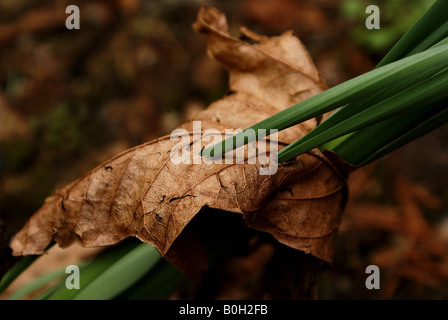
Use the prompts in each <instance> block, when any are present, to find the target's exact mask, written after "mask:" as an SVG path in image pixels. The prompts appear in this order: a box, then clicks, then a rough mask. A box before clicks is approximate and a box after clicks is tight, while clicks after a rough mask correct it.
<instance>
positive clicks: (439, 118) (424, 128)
mask: <svg viewBox="0 0 448 320" xmlns="http://www.w3.org/2000/svg"><path fill="white" fill-rule="evenodd" d="M447 122H448V109H445V110H443V111H442V112H440V113H438V114H436V115H435V116H433V117H432V118H430V119H428V120H426V121H424V122H423V123H421V124H420V125H418V126H417V127H415V128H414V129H412V130H411V131H409V132H407V133H406V134H404V135H403V136H401V137H400V138H399V139H397V140H395V141H394V142H392V143H390V144H389V145H387V146H385V147H384V148H382V149H381V150H379V151H378V152H376V153H375V154H373V155H371V156H370V157H369V158H367V159H365V160H364V161H363V162H361V163H360V166H364V165H366V164H369V163H370V162H373V161H375V160H377V159H379V158H381V157H384V156H385V155H387V154H389V153H391V152H392V151H394V150H396V149H398V148H400V147H402V146H404V145H406V144H408V143H410V142H412V141H414V140H416V139H418V138H420V137H422V136H423V135H425V134H427V133H429V132H431V131H433V130H434V129H436V128H438V127H440V126H442V125H444V124H446V123H447Z"/></svg>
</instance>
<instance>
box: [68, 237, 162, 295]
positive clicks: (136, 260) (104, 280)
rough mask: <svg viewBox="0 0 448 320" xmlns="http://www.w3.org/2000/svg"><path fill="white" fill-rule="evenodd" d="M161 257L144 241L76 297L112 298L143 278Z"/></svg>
mask: <svg viewBox="0 0 448 320" xmlns="http://www.w3.org/2000/svg"><path fill="white" fill-rule="evenodd" d="M160 258H161V256H160V254H159V253H158V251H157V250H156V249H155V248H154V247H153V246H151V245H149V244H147V243H142V244H140V245H138V246H137V247H136V248H135V249H133V250H132V251H130V252H129V253H128V254H126V255H125V256H124V257H122V258H121V259H119V260H118V261H116V262H115V263H114V264H113V265H111V266H110V267H109V268H108V269H107V270H106V271H104V272H103V273H102V274H100V275H98V277H97V278H96V279H95V280H94V281H92V282H91V283H90V284H89V285H88V286H87V287H86V288H85V289H83V290H82V291H81V292H80V293H79V294H78V295H77V296H76V297H75V298H74V299H75V300H90V299H94V300H107V299H112V298H114V297H116V296H117V295H119V294H120V293H122V292H124V291H125V290H126V289H127V288H129V287H130V286H132V285H133V284H134V283H135V282H137V281H138V280H139V279H141V278H142V277H143V276H144V275H145V273H147V272H148V271H149V270H151V268H152V267H153V266H154V265H155V264H156V263H157V262H158V261H159V260H160Z"/></svg>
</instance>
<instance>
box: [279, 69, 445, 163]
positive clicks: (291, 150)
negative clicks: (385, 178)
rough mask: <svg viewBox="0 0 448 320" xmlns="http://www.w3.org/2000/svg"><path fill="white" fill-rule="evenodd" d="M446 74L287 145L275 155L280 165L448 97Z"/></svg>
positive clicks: (443, 73)
mask: <svg viewBox="0 0 448 320" xmlns="http://www.w3.org/2000/svg"><path fill="white" fill-rule="evenodd" d="M447 84H448V71H445V72H441V73H439V74H437V75H435V76H434V77H432V78H430V79H428V80H426V81H424V82H421V83H419V84H417V85H415V86H413V87H411V88H409V89H406V90H404V91H401V92H399V93H397V94H396V95H394V96H392V97H390V98H388V99H386V100H384V101H381V102H380V103H378V104H376V105H374V106H372V107H370V108H368V109H366V110H363V111H362V112H360V113H358V114H356V115H354V116H352V117H349V118H346V119H345V120H344V121H342V122H340V123H338V124H337V125H334V126H333V127H331V128H329V129H328V130H326V131H325V132H323V133H321V134H319V135H316V136H315V137H313V138H311V139H309V140H307V141H305V142H303V143H302V141H301V140H302V139H299V140H297V141H295V142H294V143H292V144H290V145H288V146H287V147H285V148H284V149H282V150H280V152H279V153H278V161H279V162H284V161H288V160H291V159H293V158H295V157H296V156H298V155H300V154H302V153H304V152H306V151H308V150H310V149H312V148H314V147H316V146H319V145H321V144H323V143H325V142H328V141H331V140H333V139H335V138H337V137H341V136H343V135H345V134H347V133H350V132H353V131H355V130H358V129H361V128H363V127H366V126H368V125H371V124H373V123H377V122H380V121H381V120H385V119H388V118H390V117H392V116H394V115H397V114H400V113H405V112H410V111H413V110H415V109H418V108H422V107H423V106H427V105H430V104H431V103H433V102H436V101H439V100H442V99H444V98H446V97H448V90H447Z"/></svg>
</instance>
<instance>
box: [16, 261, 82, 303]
mask: <svg viewBox="0 0 448 320" xmlns="http://www.w3.org/2000/svg"><path fill="white" fill-rule="evenodd" d="M83 265H85V263H84V264H83ZM80 268H81V266H80ZM64 275H65V268H62V269H59V270H54V271H52V272H49V273H47V274H44V275H42V276H40V277H38V278H37V279H35V280H34V281H32V282H30V283H28V284H26V285H25V286H23V287H22V288H20V289H19V290H17V291H15V292H14V293H13V294H11V295H10V296H9V297H8V300H20V299H23V298H25V297H27V296H29V295H30V294H33V293H34V292H36V291H38V290H40V289H42V288H43V287H45V286H47V285H48V284H49V283H50V282H52V281H53V280H56V279H58V278H61V277H63V276H64Z"/></svg>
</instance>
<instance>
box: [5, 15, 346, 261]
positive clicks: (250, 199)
mask: <svg viewBox="0 0 448 320" xmlns="http://www.w3.org/2000/svg"><path fill="white" fill-rule="evenodd" d="M194 28H195V29H196V30H198V31H200V32H202V33H205V34H206V36H207V41H208V53H209V54H210V55H211V56H212V57H213V58H215V59H217V60H218V61H220V62H221V63H222V64H223V65H224V67H225V68H226V69H227V70H228V72H229V82H230V84H229V87H230V88H229V89H230V93H229V94H228V95H227V96H225V97H224V98H223V99H221V100H218V101H216V102H214V103H213V104H211V105H210V106H209V107H208V108H207V109H206V110H204V111H202V112H200V113H199V114H197V115H196V117H195V118H194V119H192V121H190V122H186V123H183V124H182V125H180V126H179V128H180V129H186V130H188V131H189V137H190V138H191V139H188V141H189V142H188V144H190V145H192V144H193V143H194V142H196V141H197V140H195V139H197V138H196V137H197V134H199V132H193V128H194V122H193V121H201V132H204V131H205V130H207V129H216V130H219V131H220V132H223V133H224V131H225V130H226V129H237V128H239V129H244V128H247V127H249V126H251V125H253V124H255V123H257V122H259V121H261V120H263V119H265V118H267V117H269V116H272V115H273V114H275V113H277V112H279V111H281V110H284V109H285V108H287V107H289V106H291V105H293V104H296V103H298V102H300V101H303V100H305V99H307V98H309V97H311V96H313V95H315V94H317V93H319V92H322V91H323V90H325V89H326V85H325V83H324V81H323V80H322V79H321V78H320V76H319V73H318V71H317V70H316V68H315V66H314V64H313V62H312V60H311V58H310V56H309V54H308V53H307V51H306V49H305V48H304V46H303V45H302V44H301V42H300V41H299V40H298V39H297V38H296V37H295V36H294V35H293V34H292V32H286V33H284V34H282V35H280V36H277V37H264V36H261V35H257V34H254V33H253V32H251V31H249V30H247V29H245V28H242V33H243V35H244V37H246V38H249V39H251V40H252V42H255V44H249V43H246V42H244V41H241V40H238V39H235V38H233V37H231V36H230V35H229V34H228V33H227V22H226V19H225V16H224V15H223V14H222V13H221V12H220V11H218V10H216V9H213V8H208V7H203V8H202V9H201V10H200V12H199V15H198V19H197V21H196V23H195V25H194ZM317 122H318V120H317V119H311V120H308V121H306V122H304V123H302V124H299V125H296V126H293V127H291V128H289V129H287V130H284V131H282V132H280V133H279V134H278V144H279V146H280V147H282V146H285V145H287V144H289V143H291V142H293V141H295V140H297V139H298V138H300V137H302V136H303V135H304V134H306V133H307V132H309V131H310V130H311V129H313V128H314V127H315V126H316V124H317ZM185 138H186V137H185ZM272 142H273V141H270V142H269V143H272ZM178 143H179V142H178V141H173V140H170V137H169V136H166V137H162V138H159V139H156V140H154V141H151V142H148V143H146V144H143V145H140V146H137V147H135V148H133V149H130V150H127V151H125V152H123V153H122V154H120V155H117V156H116V157H115V158H113V159H111V160H109V161H107V162H105V163H104V164H102V165H100V166H99V167H97V168H95V169H94V170H92V171H91V172H89V173H88V174H87V175H85V176H84V177H82V178H80V179H78V180H77V181H75V182H73V183H72V184H70V185H68V186H66V187H64V188H62V189H60V190H58V191H57V192H56V193H55V195H54V196H52V197H49V198H48V199H47V200H46V201H45V203H44V205H43V206H42V207H41V208H40V209H39V210H38V211H37V212H36V213H35V214H34V215H33V216H32V217H31V218H30V219H29V221H28V222H27V223H26V225H25V226H24V227H23V229H22V230H20V231H19V232H18V234H16V236H15V237H14V239H13V241H12V242H11V248H12V249H13V252H14V254H15V255H28V254H41V253H43V252H44V249H45V248H46V247H47V245H48V244H49V243H50V242H51V241H52V240H54V241H55V242H56V243H58V244H59V245H60V246H62V247H67V246H69V245H71V244H72V243H74V242H76V243H79V244H80V245H82V246H86V247H94V246H108V245H113V244H115V243H118V242H119V241H121V240H123V239H125V238H127V237H130V236H135V237H137V238H139V239H140V240H141V241H144V242H147V243H150V244H152V245H154V246H155V247H156V248H157V250H158V251H159V252H160V253H162V254H163V255H167V257H169V258H170V260H171V261H174V262H175V263H176V264H177V265H182V264H183V266H182V268H183V269H184V270H186V269H188V264H189V262H188V261H185V259H187V258H185V257H186V256H188V255H187V254H186V252H188V250H192V248H194V251H195V254H196V255H198V254H199V253H200V252H201V251H200V250H198V249H197V248H198V243H197V242H195V240H192V239H194V237H191V236H188V237H187V236H185V233H182V231H183V230H184V229H185V227H186V226H187V224H188V223H189V222H190V221H191V220H192V219H193V218H194V217H195V215H196V214H197V213H198V212H199V211H200V210H201V209H202V208H204V207H208V208H213V209H220V210H224V211H230V212H236V213H240V214H242V215H243V217H244V220H245V222H246V223H247V225H248V226H250V227H253V228H255V229H258V230H261V231H265V232H268V233H270V234H272V235H273V236H274V237H275V238H276V239H277V240H278V241H280V242H281V243H284V244H285V245H288V246H290V247H293V248H296V249H299V250H302V251H305V252H307V253H311V254H313V255H314V256H316V257H318V258H320V259H322V260H324V261H328V262H331V260H332V256H333V244H334V236H335V234H336V232H337V229H338V227H339V224H340V218H341V214H342V210H343V206H344V202H345V194H346V185H345V178H344V176H342V175H340V174H339V170H338V169H337V168H336V167H335V166H334V165H333V163H331V162H330V161H329V160H328V159H327V158H326V157H325V156H324V155H322V154H321V153H320V152H319V151H318V150H312V151H310V152H308V153H305V154H303V155H301V156H300V157H298V158H296V159H295V160H293V161H290V162H287V163H283V164H281V165H279V167H278V171H277V172H276V174H274V175H261V174H260V170H259V169H260V167H261V166H262V164H260V163H255V164H248V163H247V161H246V162H245V163H241V164H234V163H233V164H225V163H223V164H216V163H214V164H206V163H204V162H203V161H201V163H200V164H194V163H193V164H175V163H173V162H172V161H171V157H172V154H171V150H172V149H173V147H174V146H175V145H177V144H178ZM201 148H202V146H201ZM192 149H194V148H192ZM192 151H194V150H192ZM268 151H269V148H268ZM191 156H192V157H193V153H191ZM229 232H231V230H229ZM181 233H182V236H181ZM177 238H179V240H182V241H183V239H184V238H185V239H188V242H187V240H185V241H183V242H182V243H179V241H178V242H176V245H175V246H173V243H175V240H176V239H177ZM170 249H171V250H170ZM190 256H192V255H190ZM193 256H194V255H193ZM184 258H185V259H184ZM182 260H184V261H182ZM191 263H193V262H191ZM196 263H199V262H198V261H196Z"/></svg>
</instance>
